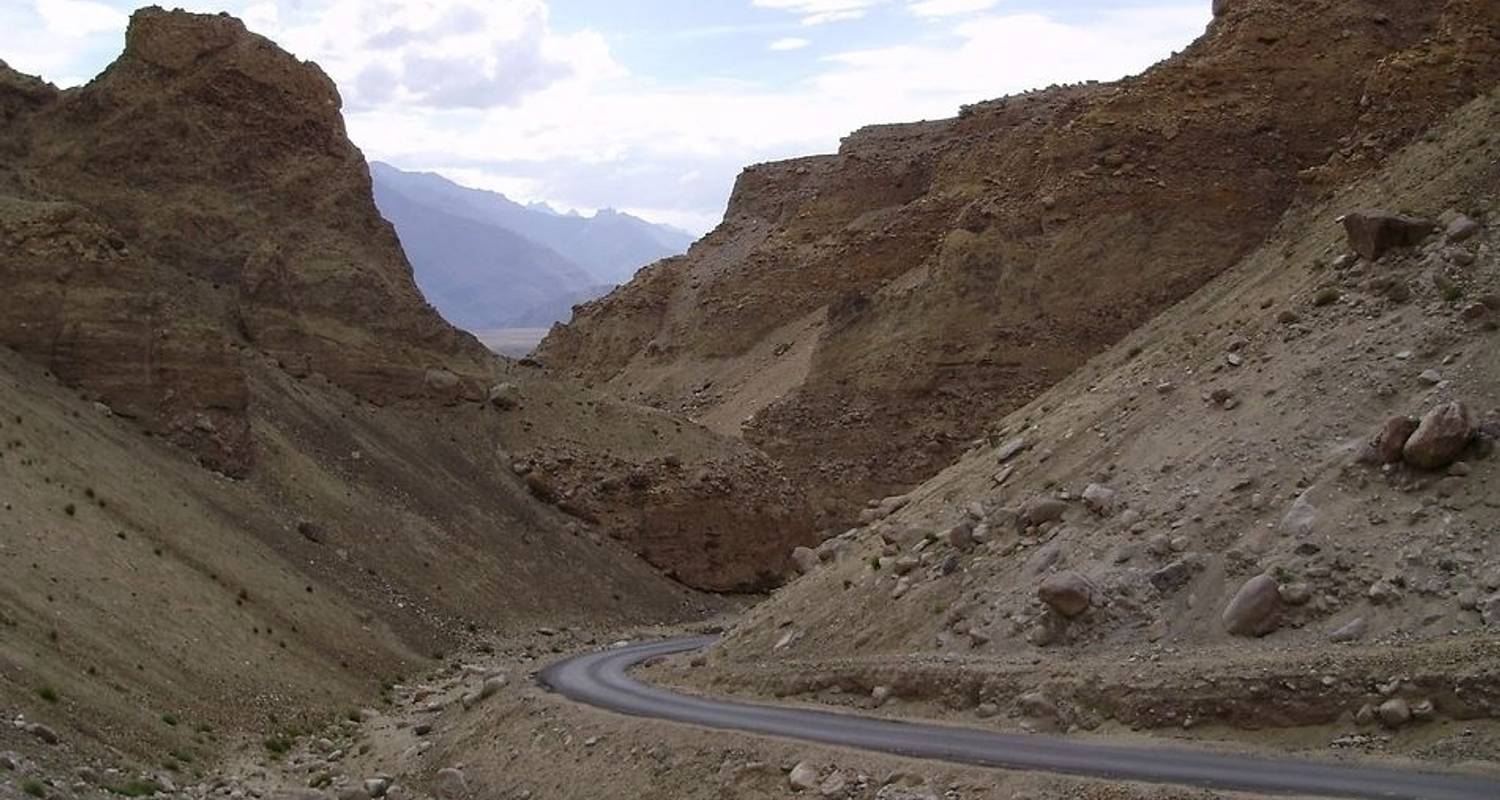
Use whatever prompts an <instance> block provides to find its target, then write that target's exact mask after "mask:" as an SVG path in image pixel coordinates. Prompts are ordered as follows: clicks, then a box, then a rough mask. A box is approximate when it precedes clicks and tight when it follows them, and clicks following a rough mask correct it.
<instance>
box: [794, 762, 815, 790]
mask: <svg viewBox="0 0 1500 800" xmlns="http://www.w3.org/2000/svg"><path fill="white" fill-rule="evenodd" d="M787 783H788V784H789V785H790V786H791V787H792V791H794V792H805V791H808V790H810V789H816V788H818V785H819V781H818V768H817V767H814V766H813V765H812V764H809V763H807V762H806V761H803V762H801V763H799V764H797V766H795V767H792V774H791V775H789V776H787Z"/></svg>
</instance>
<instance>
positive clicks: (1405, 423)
mask: <svg viewBox="0 0 1500 800" xmlns="http://www.w3.org/2000/svg"><path fill="white" fill-rule="evenodd" d="M1417 426H1418V422H1417V420H1415V419H1412V418H1411V417H1391V418H1390V419H1388V420H1386V422H1385V427H1384V428H1381V430H1380V433H1379V434H1378V435H1377V436H1376V437H1375V439H1374V441H1373V442H1371V444H1372V446H1373V447H1374V453H1375V457H1376V458H1377V459H1378V460H1379V462H1380V463H1381V464H1397V463H1400V462H1401V459H1402V458H1403V457H1404V454H1405V452H1406V443H1407V441H1408V440H1410V439H1411V435H1412V434H1414V433H1416V432H1417Z"/></svg>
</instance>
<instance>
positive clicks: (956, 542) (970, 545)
mask: <svg viewBox="0 0 1500 800" xmlns="http://www.w3.org/2000/svg"><path fill="white" fill-rule="evenodd" d="M974 527H975V526H974V522H973V520H965V521H963V522H960V523H958V524H957V525H954V526H953V527H951V528H949V529H948V532H947V533H946V534H944V538H945V539H947V540H948V544H949V545H951V546H953V547H955V548H957V549H959V550H962V551H964V552H965V553H967V552H968V551H970V550H973V549H974V544H975V542H974Z"/></svg>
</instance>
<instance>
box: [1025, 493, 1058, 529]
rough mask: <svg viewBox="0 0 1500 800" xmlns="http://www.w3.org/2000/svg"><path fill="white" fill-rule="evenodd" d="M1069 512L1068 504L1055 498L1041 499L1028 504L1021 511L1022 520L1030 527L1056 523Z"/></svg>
mask: <svg viewBox="0 0 1500 800" xmlns="http://www.w3.org/2000/svg"><path fill="white" fill-rule="evenodd" d="M1067 512H1068V504H1067V503H1065V502H1063V501H1061V500H1058V499H1057V498H1055V497H1039V498H1037V499H1035V500H1032V501H1031V502H1029V503H1027V504H1026V506H1025V508H1023V509H1022V510H1021V518H1022V519H1023V520H1025V521H1026V524H1028V525H1041V524H1042V523H1044V522H1056V521H1057V520H1060V519H1062V518H1063V515H1064V514H1066V513H1067Z"/></svg>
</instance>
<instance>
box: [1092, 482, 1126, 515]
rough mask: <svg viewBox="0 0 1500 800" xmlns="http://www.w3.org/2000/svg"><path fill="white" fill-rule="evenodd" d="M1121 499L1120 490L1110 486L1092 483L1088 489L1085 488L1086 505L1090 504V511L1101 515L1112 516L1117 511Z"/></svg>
mask: <svg viewBox="0 0 1500 800" xmlns="http://www.w3.org/2000/svg"><path fill="white" fill-rule="evenodd" d="M1119 500H1120V495H1119V492H1116V491H1115V490H1114V489H1111V488H1109V487H1108V486H1102V485H1100V484H1097V483H1091V484H1089V486H1088V488H1087V489H1084V490H1083V503H1084V505H1086V506H1088V509H1089V510H1090V511H1092V512H1094V513H1095V514H1098V515H1099V516H1101V517H1108V516H1112V515H1113V514H1114V513H1115V508H1116V507H1118V505H1119Z"/></svg>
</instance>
